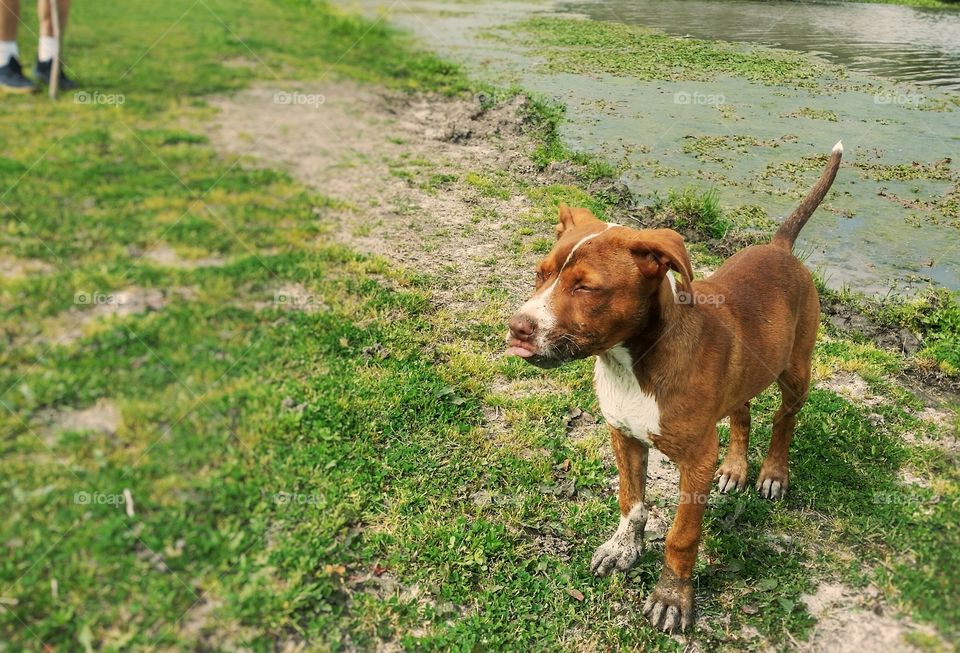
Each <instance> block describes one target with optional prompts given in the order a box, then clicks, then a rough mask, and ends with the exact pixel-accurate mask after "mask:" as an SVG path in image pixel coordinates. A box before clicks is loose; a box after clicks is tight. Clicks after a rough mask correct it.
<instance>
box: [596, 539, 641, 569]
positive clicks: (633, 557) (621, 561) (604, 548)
mask: <svg viewBox="0 0 960 653" xmlns="http://www.w3.org/2000/svg"><path fill="white" fill-rule="evenodd" d="M617 535H619V533H617V534H615V535H614V536H613V537H611V538H610V539H609V540H607V541H606V542H604V543H603V544H601V545H600V546H599V547H597V550H596V551H595V552H594V554H593V559H592V560H591V561H590V571H592V572H593V573H594V574H596V575H597V576H606V575H607V574H609V573H610V572H611V571H613V570H614V569H617V570H619V571H624V572H626V571H630V568H631V567H633V565H635V564H636V562H637V558H639V557H640V547H639V546H637V544H636V543H634V542H630V541H628V540H627V538H623V537H620V538H618V537H617Z"/></svg>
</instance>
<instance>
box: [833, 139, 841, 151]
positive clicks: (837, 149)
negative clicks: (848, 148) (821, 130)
mask: <svg viewBox="0 0 960 653" xmlns="http://www.w3.org/2000/svg"><path fill="white" fill-rule="evenodd" d="M833 151H834V152H835V153H840V154H843V141H837V144H836V145H834V146H833Z"/></svg>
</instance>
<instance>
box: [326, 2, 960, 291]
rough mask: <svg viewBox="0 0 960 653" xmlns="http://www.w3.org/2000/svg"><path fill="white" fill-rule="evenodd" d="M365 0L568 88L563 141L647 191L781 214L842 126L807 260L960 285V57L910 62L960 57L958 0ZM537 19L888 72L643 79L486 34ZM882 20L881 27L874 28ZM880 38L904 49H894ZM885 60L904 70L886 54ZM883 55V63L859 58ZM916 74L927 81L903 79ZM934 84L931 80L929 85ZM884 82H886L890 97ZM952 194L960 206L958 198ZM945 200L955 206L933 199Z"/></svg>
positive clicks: (551, 89) (418, 28) (506, 75)
mask: <svg viewBox="0 0 960 653" xmlns="http://www.w3.org/2000/svg"><path fill="white" fill-rule="evenodd" d="M345 6H346V7H352V8H357V5H356V4H355V3H351V4H346V5H345ZM360 7H361V8H363V9H364V10H366V11H367V12H368V13H369V14H371V15H378V16H380V17H381V18H383V19H385V20H389V21H390V22H392V23H394V24H398V25H400V26H401V27H404V28H406V29H409V30H410V31H412V32H414V33H415V34H416V35H417V36H418V37H420V40H421V41H422V42H423V43H424V44H425V45H426V46H427V47H430V48H432V49H434V50H435V51H436V52H438V53H439V54H440V55H442V56H444V57H447V58H450V59H453V60H457V61H461V62H463V63H465V64H466V65H467V67H468V69H469V70H471V72H472V73H473V74H475V75H476V76H478V77H480V78H484V79H488V80H491V81H494V82H498V83H502V84H511V83H513V84H519V85H520V86H521V87H523V88H526V89H529V90H531V91H533V92H536V93H540V94H543V95H545V96H547V97H550V98H554V99H557V100H559V101H561V102H563V103H564V104H565V105H566V106H567V108H568V112H567V120H566V121H565V122H564V124H563V127H562V134H561V135H562V137H563V138H564V140H565V141H566V142H567V143H568V144H569V145H570V146H571V147H573V148H574V149H578V150H583V151H587V152H591V153H596V154H600V155H602V156H604V157H605V158H607V159H609V160H612V161H616V162H621V163H623V164H624V165H625V173H624V177H623V179H624V181H625V182H626V183H627V184H628V185H629V186H630V187H631V189H632V190H634V191H635V192H636V193H637V194H638V195H639V197H641V198H645V199H647V200H651V199H652V198H653V197H655V196H658V195H659V196H661V197H663V196H665V195H666V194H667V193H668V192H669V191H670V190H671V189H680V188H684V187H694V188H697V189H700V190H706V189H708V188H715V189H716V190H717V192H718V193H719V197H720V202H721V205H723V206H725V207H735V206H740V205H743V204H753V205H759V206H761V207H763V209H764V210H765V211H766V213H767V214H768V215H770V216H773V217H776V216H782V215H786V214H787V213H789V211H790V210H791V209H792V208H793V206H794V205H795V204H796V202H797V198H798V197H799V196H801V195H802V194H804V193H805V192H806V190H807V188H808V187H809V186H810V185H811V184H812V183H813V181H814V180H815V179H816V177H817V176H818V175H819V169H815V168H813V167H809V168H806V169H801V170H800V171H799V172H798V171H797V169H796V167H795V166H796V164H798V163H800V162H802V161H803V160H804V158H805V157H811V156H816V155H822V154H826V153H827V152H828V151H829V150H830V148H831V147H832V146H833V144H834V143H835V142H837V141H838V140H840V139H843V142H844V146H845V152H844V166H843V168H842V169H841V171H840V174H839V175H838V177H837V181H836V182H835V184H834V192H832V193H831V195H830V196H829V197H828V199H827V201H826V202H825V203H824V205H823V207H822V208H821V209H820V210H819V211H818V212H817V213H816V215H815V216H814V217H813V219H812V220H811V221H810V223H809V224H808V225H807V227H806V228H805V229H804V231H803V232H802V234H801V239H800V241H798V249H799V250H800V251H801V252H802V253H803V255H804V256H805V257H806V261H807V263H808V265H810V266H811V267H814V268H819V269H821V270H823V271H824V273H825V276H826V278H827V282H828V284H829V285H831V286H833V287H840V286H843V285H849V286H852V287H854V288H856V289H858V290H861V291H863V292H867V293H884V292H888V291H889V289H890V288H891V286H896V287H897V289H898V290H905V291H909V290H910V289H911V288H915V287H921V286H923V285H925V284H928V283H935V284H938V285H943V286H946V287H948V288H952V289H960V216H957V215H956V213H957V208H956V206H957V204H956V203H960V187H958V178H960V175H958V173H957V170H956V168H957V165H958V163H960V162H958V161H952V160H951V159H955V158H956V155H957V153H958V152H960V107H958V106H957V105H956V104H953V103H952V102H951V101H949V100H950V98H951V97H952V96H953V95H952V92H951V91H950V90H949V89H950V88H953V87H956V85H957V77H958V74H960V68H958V66H957V62H956V60H954V63H953V64H951V65H950V66H946V67H939V68H938V66H940V64H939V63H936V65H934V64H931V65H929V66H919V67H917V68H915V69H912V70H911V68H910V66H909V63H910V61H909V60H910V56H909V55H908V53H909V52H910V50H909V48H908V47H907V46H908V44H909V43H910V42H912V43H913V46H915V47H916V48H919V49H920V50H923V51H924V52H927V53H928V55H929V59H930V60H931V61H934V62H936V61H939V60H938V59H937V57H938V56H941V55H936V54H931V53H934V52H941V54H942V56H943V57H947V58H949V57H958V56H960V55H958V52H960V38H954V39H952V40H951V38H950V35H951V34H953V33H954V32H953V31H951V30H957V25H958V16H960V13H958V14H954V13H949V12H940V13H931V12H925V11H919V10H913V9H907V8H904V7H890V6H888V5H860V4H853V3H850V4H842V5H841V4H811V3H793V2H782V1H780V2H746V1H743V0H724V1H723V2H705V1H703V0H604V1H602V2H600V1H596V2H594V1H592V0H580V1H578V2H575V3H571V2H554V1H551V0H524V1H520V2H510V1H498V2H462V3H448V2H438V1H434V0H405V1H404V2H402V3H394V4H384V3H383V1H382V0H379V1H378V0H360ZM868 10H869V11H868ZM865 12H866V13H865ZM870 12H874V13H872V14H871V13H870ZM532 15H564V16H579V17H584V16H585V17H589V18H592V19H594V20H606V21H617V22H632V23H638V24H641V25H645V26H649V27H655V28H658V29H662V30H664V31H666V32H669V33H672V34H678V35H686V34H689V35H691V36H694V37H703V38H723V39H726V40H734V41H735V40H744V41H750V42H754V43H762V44H767V45H777V46H779V47H783V48H791V47H795V48H796V49H798V50H802V51H809V50H816V53H817V54H818V55H820V56H822V57H825V58H827V59H830V60H833V61H836V62H839V63H844V64H846V65H849V66H850V67H851V69H854V70H857V69H863V70H869V71H870V72H871V73H881V72H885V74H888V75H890V77H889V78H885V79H880V78H876V77H874V76H872V75H868V74H867V73H862V74H861V73H856V72H854V73H851V76H852V80H851V83H849V84H845V85H840V86H837V87H833V88H829V89H828V90H826V91H825V90H824V89H800V88H792V87H784V86H769V85H764V84H760V83H754V82H750V81H748V80H745V79H742V78H736V77H732V76H725V77H718V78H715V79H713V80H711V81H708V82H704V81H700V82H693V81H642V80H637V79H633V78H629V77H616V76H612V75H607V74H602V73H592V74H581V73H571V72H556V71H555V70H552V69H550V68H549V67H547V66H546V65H544V64H545V60H544V58H543V56H542V52H540V51H539V49H538V48H535V47H529V46H524V45H522V44H520V43H519V42H516V43H514V42H511V40H510V39H507V40H506V41H504V40H492V39H490V38H489V36H488V35H487V34H488V33H489V31H490V30H493V29H498V28H499V27H500V26H503V25H507V24H510V23H513V22H515V21H518V20H523V19H525V18H528V17H530V16H532ZM923 21H927V23H928V26H927V27H926V28H923V27H922V25H923V24H924V23H923ZM899 26H903V27H904V29H903V30H902V31H898V27H899ZM868 27H872V28H873V29H874V30H875V33H874V34H873V35H872V37H873V38H872V40H871V39H870V38H868V37H870V36H871V35H870V34H869V33H868V32H869V30H868ZM924 29H926V31H923V30H924ZM921 32H922V34H921ZM857 34H859V35H860V36H859V37H856V38H854V37H855V36H856V35H857ZM911 34H912V35H913V36H912V37H911V36H910V35H911ZM921 36H922V37H923V38H922V39H921V38H920V37H921ZM858 39H859V40H858ZM911 39H912V41H911ZM845 43H846V44H847V45H844V44H845ZM857 43H860V44H862V45H859V46H858V45H856V44H857ZM882 43H886V44H888V45H889V46H890V47H889V48H888V49H886V50H884V49H883V48H882V47H881V45H880V44H882ZM898 43H899V44H900V45H899V46H897V45H896V44H898ZM745 47H747V46H745ZM938 48H939V50H938ZM881 52H886V54H880V53H881ZM894 52H897V53H899V54H896V55H895V54H893V53H894ZM884 57H886V59H885V61H886V62H887V64H889V65H890V66H891V67H890V68H889V69H883V68H882V66H881V63H882V62H881V61H880V60H881V59H883V58H884ZM917 60H918V61H919V60H920V59H919V58H918V59H917ZM887 64H884V65H887ZM867 65H871V66H874V68H872V69H871V68H865V67H863V68H861V66H867ZM921 68H922V70H921ZM910 75H913V77H912V78H911V79H913V80H914V81H913V82H911V83H906V84H903V83H899V84H891V82H889V80H890V79H893V78H894V77H899V78H904V79H906V78H907V77H908V76H910ZM861 82H862V83H861ZM920 82H922V83H924V84H925V85H924V86H916V85H914V83H920ZM876 83H879V84H880V85H883V86H884V87H885V88H887V89H888V90H885V91H883V93H882V94H879V95H878V93H877V90H876V88H877V86H876ZM871 84H872V85H873V86H869V85H871ZM890 89H893V90H890ZM678 98H680V99H679V100H678ZM684 98H708V99H709V98H722V100H721V102H720V103H718V102H694V101H689V100H688V101H683V100H684ZM931 106H933V107H937V108H938V109H937V110H929V108H930V107H931ZM825 115H829V116H830V118H829V119H824V116H825ZM704 139H716V140H717V141H718V142H722V143H723V146H722V147H721V148H720V149H719V150H717V151H716V152H715V153H714V156H710V155H709V154H708V155H707V156H703V155H702V153H700V154H698V153H697V152H694V151H691V148H690V145H691V144H695V143H697V142H699V141H702V140H704ZM951 198H955V200H956V203H954V204H952V205H950V201H951ZM934 206H939V207H940V208H939V209H938V210H931V207H934ZM944 206H948V207H950V206H952V208H947V209H946V210H944V209H943V207H944Z"/></svg>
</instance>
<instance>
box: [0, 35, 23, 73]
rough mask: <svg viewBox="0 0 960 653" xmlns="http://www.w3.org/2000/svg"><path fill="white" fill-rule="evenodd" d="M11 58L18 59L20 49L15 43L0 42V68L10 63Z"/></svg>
mask: <svg viewBox="0 0 960 653" xmlns="http://www.w3.org/2000/svg"><path fill="white" fill-rule="evenodd" d="M13 57H17V58H19V57H20V48H18V47H17V42H16V41H0V67H2V66H6V65H7V64H8V63H10V59H12V58H13Z"/></svg>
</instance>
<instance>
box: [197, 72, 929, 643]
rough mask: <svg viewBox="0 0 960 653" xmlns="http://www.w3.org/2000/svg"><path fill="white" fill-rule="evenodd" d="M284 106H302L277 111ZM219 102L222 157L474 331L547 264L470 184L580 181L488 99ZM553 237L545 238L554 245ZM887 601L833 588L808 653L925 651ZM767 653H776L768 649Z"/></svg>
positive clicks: (527, 205)
mask: <svg viewBox="0 0 960 653" xmlns="http://www.w3.org/2000/svg"><path fill="white" fill-rule="evenodd" d="M278 94H286V95H285V96H282V97H287V98H294V100H295V99H296V98H301V99H302V100H301V101H287V102H278V97H281V96H280V95H278ZM212 103H213V105H214V106H216V107H217V108H218V109H219V115H218V117H217V118H216V119H215V122H214V124H213V125H212V126H211V129H210V135H211V138H212V140H213V142H214V144H215V145H216V146H217V147H218V148H219V149H220V150H222V151H224V152H227V153H230V154H234V155H243V156H249V157H251V158H250V159H249V162H250V164H251V165H269V166H277V165H279V166H280V167H282V168H284V169H286V170H288V171H290V173H291V174H292V175H293V176H294V177H295V178H297V179H298V180H300V181H302V182H304V183H305V184H307V185H308V186H310V187H311V188H314V189H316V190H317V191H318V192H320V193H322V194H324V195H325V196H327V197H331V198H333V199H335V200H337V201H339V202H342V205H341V206H339V207H338V208H337V210H336V211H335V212H334V215H335V219H336V228H335V230H334V232H333V233H332V234H329V236H332V237H333V238H334V239H336V240H338V241H339V242H342V243H343V244H345V245H347V246H349V247H351V248H353V249H355V250H359V251H362V252H367V253H374V254H379V255H382V256H384V257H386V258H387V259H389V260H391V261H392V262H394V263H396V264H399V265H401V266H404V267H405V268H407V269H410V270H414V271H418V272H426V273H430V274H432V275H436V276H438V277H440V278H443V279H448V280H449V283H447V284H442V285H440V286H439V287H437V288H436V289H435V292H434V299H435V301H436V302H437V303H438V304H439V305H440V306H441V307H442V308H443V310H444V311H445V315H446V316H448V317H449V318H450V319H454V320H469V319H470V314H471V313H473V312H476V311H482V310H484V304H485V300H484V298H483V294H482V292H480V291H482V290H483V289H484V288H488V287H489V286H490V285H491V284H492V283H494V284H499V286H500V287H502V288H504V289H505V290H506V291H507V293H508V294H509V295H510V297H511V298H512V299H513V300H514V302H516V301H518V300H520V299H521V298H522V297H523V295H524V294H525V293H527V292H528V291H529V286H530V277H531V270H532V268H533V265H534V263H535V262H536V260H537V259H538V258H539V256H540V255H539V254H537V253H534V252H526V253H521V254H512V253H509V252H511V248H510V244H511V240H512V239H513V238H514V237H515V231H516V226H517V225H516V220H515V217H516V216H517V215H518V214H520V213H522V212H525V211H529V210H531V209H532V206H531V202H530V200H529V198H528V197H527V196H526V195H524V194H522V193H503V192H498V190H497V189H496V188H492V189H491V188H488V187H486V186H485V185H484V184H482V183H474V184H471V183H464V182H463V180H465V179H467V178H468V177H469V176H470V175H471V173H481V174H482V175H483V176H484V177H485V178H493V179H503V180H504V181H505V185H506V186H510V182H511V180H513V181H517V180H522V183H525V184H535V185H539V186H546V185H549V184H552V183H572V182H573V177H572V175H571V173H570V171H569V170H568V169H566V168H564V167H563V166H559V167H554V168H548V170H546V171H539V170H538V169H537V168H536V166H534V165H533V163H532V161H531V160H530V153H531V152H532V151H533V147H534V144H533V142H532V140H531V138H530V137H529V135H528V134H529V129H530V126H529V125H528V124H526V123H525V120H524V117H523V115H524V111H523V108H524V100H523V99H522V98H518V99H516V100H514V101H512V102H509V103H507V104H503V105H499V106H497V107H496V108H494V109H492V110H490V111H487V112H481V111H480V103H479V101H477V100H451V99H446V98H410V97H408V96H401V95H397V94H393V93H389V92H386V91H383V90H380V89H376V88H371V87H367V86H361V85H357V84H354V83H350V82H336V83H325V84H323V85H321V86H318V87H313V88H304V87H302V85H301V86H294V85H289V86H284V87H282V88H274V87H266V86H260V87H255V88H252V89H250V90H246V91H243V92H241V93H238V94H236V95H233V96H230V97H221V98H215V99H214V100H213V101H212ZM548 231H549V229H545V230H544V232H545V233H543V234H542V235H543V236H549V235H550V234H549V233H547V232H548ZM502 317H503V318H504V319H505V318H506V317H507V315H506V314H505V312H504V315H503V316H502ZM543 383H548V381H546V380H545V381H544V382H543ZM516 385H517V384H516V382H514V383H513V384H510V383H507V382H506V380H505V379H498V380H496V381H495V382H494V384H493V386H494V387H493V388H492V391H494V392H502V393H507V394H510V393H516V392H524V393H530V392H536V389H537V388H535V387H531V386H530V384H529V383H528V382H527V381H524V382H523V384H522V387H515V386H516ZM497 420H498V412H497V411H490V413H489V424H488V427H489V428H490V429H497V428H502V425H500V424H498V422H497ZM602 431H603V427H602V426H601V425H596V424H588V425H586V426H578V427H577V428H576V429H574V433H572V435H573V436H574V437H581V438H589V442H590V443H593V442H596V443H602V445H601V446H603V447H605V449H606V450H609V445H608V444H606V442H605V436H604V435H603V434H602ZM608 453H609V451H608ZM653 453H654V454H655V455H654V456H652V460H651V465H650V472H651V473H650V485H649V487H650V490H651V494H652V495H653V496H660V497H670V496H672V495H673V494H674V493H675V488H676V483H677V473H676V469H675V468H674V466H673V465H672V464H671V463H670V462H669V461H667V460H665V459H664V458H663V457H662V456H661V455H660V454H659V452H653ZM610 459H611V460H612V456H610ZM669 517H670V515H669V514H662V513H661V512H660V511H656V510H655V512H654V515H653V518H652V519H651V520H650V523H649V524H648V530H653V531H659V532H660V533H661V534H662V533H663V532H664V529H665V528H666V526H667V525H668V520H669ZM597 535H598V537H599V535H600V534H597ZM878 597H879V593H877V592H876V591H869V590H868V591H862V590H853V589H851V588H847V587H843V586H839V585H836V584H832V583H825V584H824V585H822V586H821V588H820V591H819V592H818V593H817V594H816V595H815V596H811V597H808V600H807V602H808V604H809V609H810V611H811V613H812V614H813V615H814V616H815V617H816V618H817V619H818V625H817V627H816V630H815V632H814V634H813V636H812V638H811V640H810V641H809V642H804V643H800V644H799V645H798V646H799V649H800V650H810V651H844V652H845V651H851V652H854V651H855V652H858V653H859V652H860V651H864V650H881V649H885V650H894V649H896V650H917V649H914V648H913V647H910V646H909V645H908V644H907V643H906V641H905V640H904V636H905V635H906V634H908V633H911V632H921V633H924V634H929V633H930V632H931V631H930V629H928V628H924V627H920V626H918V625H917V624H915V623H913V622H912V621H911V620H910V619H908V618H904V617H896V616H893V615H892V613H891V612H889V611H885V610H884V609H882V607H880V608H878V606H880V605H881V603H880V601H881V600H880V599H879V598H878ZM934 639H935V637H934ZM757 644H758V645H759V647H760V648H761V649H763V648H768V649H769V645H768V644H766V645H765V644H764V643H763V642H762V640H761V641H758V642H757ZM877 647H880V648H877Z"/></svg>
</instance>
